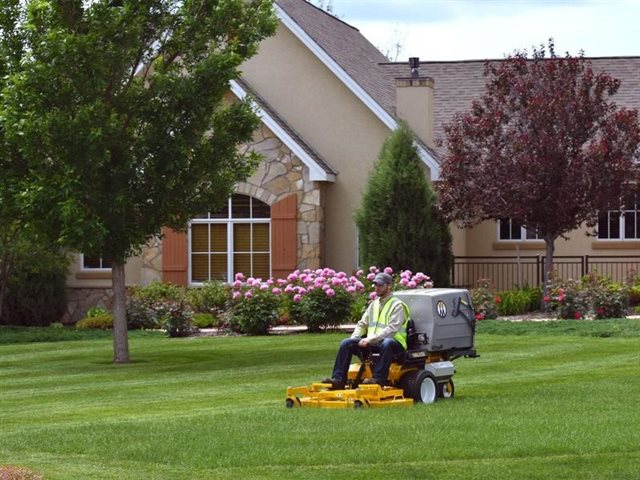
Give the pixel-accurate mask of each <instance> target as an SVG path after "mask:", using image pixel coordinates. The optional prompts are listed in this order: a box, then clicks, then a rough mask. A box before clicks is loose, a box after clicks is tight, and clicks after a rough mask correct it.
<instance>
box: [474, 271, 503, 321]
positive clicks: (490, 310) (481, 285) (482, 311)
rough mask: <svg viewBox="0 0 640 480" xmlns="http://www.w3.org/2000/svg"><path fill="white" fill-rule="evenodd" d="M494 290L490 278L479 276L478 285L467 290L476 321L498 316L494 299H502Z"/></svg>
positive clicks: (499, 300)
mask: <svg viewBox="0 0 640 480" xmlns="http://www.w3.org/2000/svg"><path fill="white" fill-rule="evenodd" d="M494 290H495V289H494V288H493V284H492V283H491V280H488V279H486V278H481V279H480V280H478V286H477V287H476V288H474V289H472V290H471V291H470V292H469V293H470V294H471V301H472V302H473V308H474V310H475V312H476V320H477V321H481V320H490V319H493V318H498V310H497V306H496V300H498V302H497V303H500V302H501V301H502V299H501V298H500V297H498V296H496V294H495V292H494Z"/></svg>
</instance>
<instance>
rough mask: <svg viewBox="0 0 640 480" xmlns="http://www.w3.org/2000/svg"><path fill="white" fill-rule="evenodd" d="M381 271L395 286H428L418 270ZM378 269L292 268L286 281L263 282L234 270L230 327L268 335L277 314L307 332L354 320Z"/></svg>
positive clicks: (367, 298) (369, 293)
mask: <svg viewBox="0 0 640 480" xmlns="http://www.w3.org/2000/svg"><path fill="white" fill-rule="evenodd" d="M384 271H385V272H386V273H388V274H390V275H392V276H393V278H394V285H393V289H394V290H406V289H411V288H430V287H432V286H433V283H432V282H431V279H430V278H429V277H428V276H427V275H425V274H424V273H421V272H418V273H416V274H414V273H412V272H411V271H409V270H405V271H402V272H400V273H399V274H397V275H394V273H393V270H392V269H391V268H390V267H387V268H385V269H384ZM378 272H380V270H379V269H378V268H377V267H370V268H369V270H368V272H367V273H366V274H365V272H364V271H363V270H358V271H357V272H356V273H355V274H353V275H348V274H346V273H345V272H336V271H335V270H333V269H330V268H319V269H316V270H310V269H306V270H302V271H301V270H296V271H294V272H291V273H290V274H289V275H288V276H287V278H286V279H268V280H266V281H263V280H262V279H259V278H246V277H245V276H244V275H243V274H242V273H238V274H236V277H235V280H234V282H233V283H232V284H231V289H230V292H231V303H232V305H233V307H232V310H231V314H230V315H229V317H230V325H231V326H232V327H233V328H234V329H236V330H239V331H243V332H245V333H250V332H249V330H251V331H255V332H258V333H267V332H268V330H269V328H270V327H271V326H273V325H275V323H276V322H277V321H278V318H280V317H287V316H288V317H289V319H290V320H291V321H292V322H294V323H297V324H300V325H306V326H307V327H308V329H309V330H310V331H319V330H321V329H322V328H327V327H333V326H337V325H341V324H343V323H347V322H354V321H357V320H359V319H360V316H361V315H362V313H363V311H364V309H365V308H366V307H367V304H368V303H369V302H370V301H372V300H374V299H375V292H374V291H373V287H372V285H371V281H372V280H373V278H374V277H375V274H376V273H378ZM261 304H264V305H261ZM250 317H251V318H250ZM253 317H259V318H253Z"/></svg>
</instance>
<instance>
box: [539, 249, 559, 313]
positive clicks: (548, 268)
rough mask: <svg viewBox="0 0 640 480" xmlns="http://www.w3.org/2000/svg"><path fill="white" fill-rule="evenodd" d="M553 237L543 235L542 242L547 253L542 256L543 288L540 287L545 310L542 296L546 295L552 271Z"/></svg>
mask: <svg viewBox="0 0 640 480" xmlns="http://www.w3.org/2000/svg"><path fill="white" fill-rule="evenodd" d="M555 241H556V239H555V237H550V236H549V237H545V239H544V243H545V244H546V247H547V253H546V256H545V257H544V272H543V273H544V275H543V277H542V279H543V282H544V283H543V288H542V302H541V306H542V310H543V311H546V303H545V301H544V297H546V296H547V293H548V291H549V282H550V281H551V277H552V273H553V252H554V250H555Z"/></svg>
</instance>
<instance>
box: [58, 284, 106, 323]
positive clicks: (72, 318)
mask: <svg viewBox="0 0 640 480" xmlns="http://www.w3.org/2000/svg"><path fill="white" fill-rule="evenodd" d="M98 305H100V306H102V307H105V308H107V309H108V310H112V308H113V292H112V290H111V288H69V289H67V311H66V312H65V314H64V315H63V316H62V318H61V319H60V321H61V322H62V323H63V324H64V325H69V324H75V323H76V322H77V321H79V320H82V319H83V318H84V316H85V315H86V314H87V310H89V309H90V308H91V307H95V306H98Z"/></svg>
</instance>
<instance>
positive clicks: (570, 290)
mask: <svg viewBox="0 0 640 480" xmlns="http://www.w3.org/2000/svg"><path fill="white" fill-rule="evenodd" d="M544 301H545V302H546V303H547V304H548V305H549V306H550V308H551V309H552V310H553V311H555V313H556V316H557V317H558V318H568V319H576V320H579V319H581V318H585V317H587V316H590V317H593V318H595V319H601V318H624V317H625V316H626V309H627V307H628V304H629V297H628V293H627V291H626V290H625V288H624V287H623V286H622V285H620V284H618V283H615V282H612V281H611V280H610V279H608V278H606V277H603V276H602V275H598V274H596V273H590V274H588V275H585V276H584V277H582V279H581V280H580V281H579V282H578V281H575V280H556V279H554V280H552V281H551V282H550V284H549V288H548V294H547V296H546V297H545V298H544Z"/></svg>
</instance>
